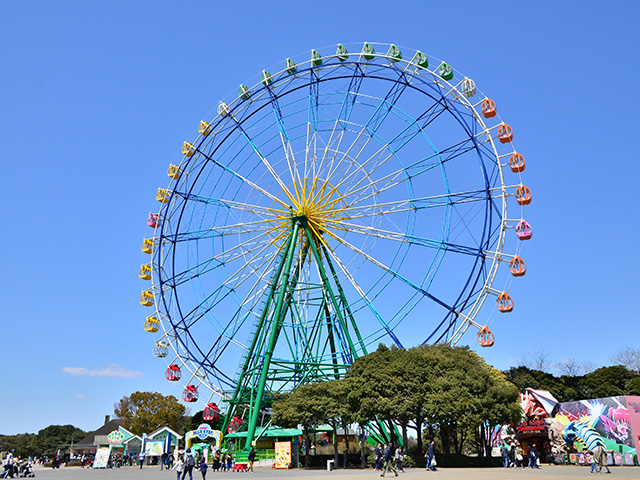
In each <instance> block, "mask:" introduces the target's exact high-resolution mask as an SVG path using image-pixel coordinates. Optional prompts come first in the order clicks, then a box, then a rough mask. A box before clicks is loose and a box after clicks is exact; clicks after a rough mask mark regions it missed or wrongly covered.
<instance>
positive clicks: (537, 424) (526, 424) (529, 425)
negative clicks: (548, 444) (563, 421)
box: [516, 418, 547, 436]
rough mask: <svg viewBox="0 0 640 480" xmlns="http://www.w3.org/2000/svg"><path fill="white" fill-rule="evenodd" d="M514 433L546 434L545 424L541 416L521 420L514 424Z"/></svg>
mask: <svg viewBox="0 0 640 480" xmlns="http://www.w3.org/2000/svg"><path fill="white" fill-rule="evenodd" d="M516 435H518V436H522V435H547V425H546V424H545V423H544V419H543V418H532V419H530V420H523V421H522V422H520V423H518V424H517V425H516Z"/></svg>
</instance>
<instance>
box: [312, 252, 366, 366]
mask: <svg viewBox="0 0 640 480" xmlns="http://www.w3.org/2000/svg"><path fill="white" fill-rule="evenodd" d="M322 251H323V252H324V258H326V259H327V264H328V265H329V269H330V270H331V275H333V281H334V283H335V284H336V287H338V293H339V294H340V299H341V300H342V304H343V305H344V307H345V310H346V311H347V315H348V316H349V320H350V321H351V326H352V327H353V331H354V332H356V337H358V343H359V344H360V348H361V349H362V353H363V354H364V355H367V348H366V347H365V345H364V342H363V341H362V336H361V335H360V330H359V329H358V325H357V324H356V320H355V318H353V314H352V313H351V308H350V307H349V302H347V297H346V296H345V294H344V290H342V285H340V282H339V281H338V275H337V274H336V270H335V268H333V262H332V261H331V257H330V256H329V252H328V251H327V247H325V246H324V245H323V246H322Z"/></svg>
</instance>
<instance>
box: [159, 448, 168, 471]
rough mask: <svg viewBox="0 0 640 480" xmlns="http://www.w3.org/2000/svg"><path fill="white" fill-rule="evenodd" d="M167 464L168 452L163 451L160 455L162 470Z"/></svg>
mask: <svg viewBox="0 0 640 480" xmlns="http://www.w3.org/2000/svg"><path fill="white" fill-rule="evenodd" d="M166 464H167V452H162V455H160V470H164V467H165V465H166Z"/></svg>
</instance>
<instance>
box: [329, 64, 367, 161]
mask: <svg viewBox="0 0 640 480" xmlns="http://www.w3.org/2000/svg"><path fill="white" fill-rule="evenodd" d="M363 79H364V72H363V71H362V69H361V68H360V65H359V64H355V66H354V69H353V75H352V76H351V81H350V82H349V87H348V88H347V91H346V92H345V94H344V97H343V99H342V104H341V106H340V110H339V111H338V116H337V117H336V120H335V122H334V124H333V129H332V130H331V135H330V136H329V140H328V141H327V144H326V146H325V148H324V153H323V154H322V159H321V161H320V166H319V171H322V170H323V167H324V162H325V159H326V157H327V154H328V153H329V150H330V148H331V146H332V142H333V138H334V135H335V133H336V130H338V127H339V126H340V123H342V126H340V133H339V134H338V135H337V142H336V146H335V147H334V148H333V150H334V152H338V151H339V150H340V144H341V143H342V139H343V138H344V134H345V131H346V122H348V121H349V119H350V118H351V113H352V112H353V107H354V105H355V103H356V100H357V98H358V93H359V92H360V85H362V80H363ZM335 158H336V155H335V154H334V155H333V156H332V160H331V164H330V165H329V167H328V171H331V169H332V165H333V162H334V160H335Z"/></svg>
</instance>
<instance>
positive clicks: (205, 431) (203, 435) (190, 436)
mask: <svg viewBox="0 0 640 480" xmlns="http://www.w3.org/2000/svg"><path fill="white" fill-rule="evenodd" d="M210 437H213V439H214V440H215V442H216V446H217V447H218V449H220V447H221V444H222V432H221V431H220V430H212V429H211V427H210V426H209V425H208V424H206V423H202V424H201V425H200V426H199V427H198V428H196V429H195V430H191V431H190V432H187V433H186V434H185V436H184V441H185V444H186V446H187V448H188V447H191V442H193V440H194V439H195V438H199V439H200V440H206V439H207V438H210Z"/></svg>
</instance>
